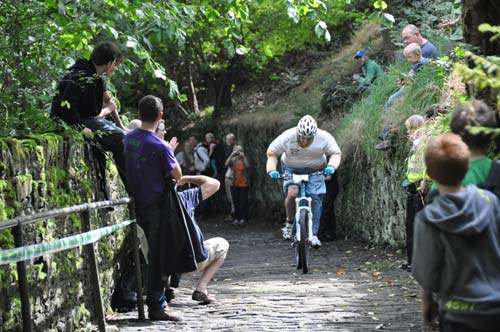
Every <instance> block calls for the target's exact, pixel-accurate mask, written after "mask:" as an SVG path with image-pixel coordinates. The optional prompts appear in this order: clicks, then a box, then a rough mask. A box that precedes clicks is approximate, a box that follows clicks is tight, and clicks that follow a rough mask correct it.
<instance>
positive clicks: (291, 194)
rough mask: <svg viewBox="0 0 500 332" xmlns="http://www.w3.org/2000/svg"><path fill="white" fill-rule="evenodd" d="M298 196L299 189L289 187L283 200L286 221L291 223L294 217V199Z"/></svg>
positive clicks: (293, 186) (292, 186)
mask: <svg viewBox="0 0 500 332" xmlns="http://www.w3.org/2000/svg"><path fill="white" fill-rule="evenodd" d="M298 194H299V188H298V187H297V186H295V185H289V186H288V191H287V195H286V198H285V210H286V221H287V222H288V223H290V224H291V223H292V222H293V217H294V216H295V197H297V195H298Z"/></svg>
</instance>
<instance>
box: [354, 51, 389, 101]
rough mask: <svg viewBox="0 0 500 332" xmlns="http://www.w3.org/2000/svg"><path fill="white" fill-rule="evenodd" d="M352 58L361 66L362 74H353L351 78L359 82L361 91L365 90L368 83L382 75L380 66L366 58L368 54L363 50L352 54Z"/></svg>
mask: <svg viewBox="0 0 500 332" xmlns="http://www.w3.org/2000/svg"><path fill="white" fill-rule="evenodd" d="M354 59H356V60H358V64H359V65H360V66H361V71H362V74H357V73H356V74H353V75H352V80H353V81H356V82H358V83H359V90H360V91H361V92H364V91H366V90H367V89H368V88H369V87H370V85H371V84H372V83H373V82H374V81H375V80H376V79H377V77H379V76H380V75H382V73H383V70H382V68H381V67H380V66H379V65H378V64H377V63H376V62H375V61H373V60H370V59H368V55H367V54H366V51H365V50H359V51H357V52H356V54H355V55H354Z"/></svg>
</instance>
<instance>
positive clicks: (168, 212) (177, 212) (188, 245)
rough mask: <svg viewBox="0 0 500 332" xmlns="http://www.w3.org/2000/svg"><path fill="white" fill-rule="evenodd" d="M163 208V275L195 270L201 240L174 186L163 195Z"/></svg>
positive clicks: (201, 243)
mask: <svg viewBox="0 0 500 332" xmlns="http://www.w3.org/2000/svg"><path fill="white" fill-rule="evenodd" d="M163 208H164V211H165V216H167V217H165V218H163V219H162V220H163V221H164V222H163V223H162V228H161V238H162V239H163V241H162V242H161V248H160V250H161V252H162V255H163V260H162V261H163V263H164V267H163V271H164V275H168V274H174V273H184V272H192V271H195V270H196V269H197V266H196V261H197V257H199V255H200V252H202V250H203V249H202V248H203V242H202V241H200V237H199V235H198V231H199V229H198V227H197V225H196V224H195V222H194V221H193V220H192V219H191V217H190V216H189V213H188V212H187V211H186V209H185V208H184V206H183V205H182V204H181V202H180V200H179V197H178V193H177V191H176V190H175V188H172V189H171V190H170V192H169V194H167V195H165V201H164V204H163ZM162 215H163V213H162Z"/></svg>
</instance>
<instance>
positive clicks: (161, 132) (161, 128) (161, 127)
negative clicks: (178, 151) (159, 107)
mask: <svg viewBox="0 0 500 332" xmlns="http://www.w3.org/2000/svg"><path fill="white" fill-rule="evenodd" d="M166 133H167V128H166V127H165V120H163V119H161V120H160V122H159V123H158V126H157V127H156V129H155V135H156V136H157V137H158V138H159V139H161V140H164V139H165V134H166ZM174 150H175V149H174Z"/></svg>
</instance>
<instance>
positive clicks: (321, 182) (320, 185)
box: [282, 164, 326, 235]
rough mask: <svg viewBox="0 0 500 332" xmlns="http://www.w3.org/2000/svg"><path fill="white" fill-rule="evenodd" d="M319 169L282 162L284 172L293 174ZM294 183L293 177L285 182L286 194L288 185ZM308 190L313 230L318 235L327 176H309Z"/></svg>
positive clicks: (284, 189)
mask: <svg viewBox="0 0 500 332" xmlns="http://www.w3.org/2000/svg"><path fill="white" fill-rule="evenodd" d="M316 171H317V170H312V169H305V168H290V167H288V166H286V165H285V164H282V172H283V174H288V175H292V173H295V174H310V173H314V172H316ZM291 184H293V179H288V180H285V181H284V182H283V191H284V193H285V195H286V194H287V191H288V186H289V185H291ZM306 192H307V194H308V195H309V197H311V199H312V201H311V210H312V211H311V212H312V220H313V225H312V230H313V235H318V231H319V224H320V218H321V209H322V207H323V196H325V193H326V185H325V177H324V176H323V175H312V176H311V177H310V178H309V182H307V183H306Z"/></svg>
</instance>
